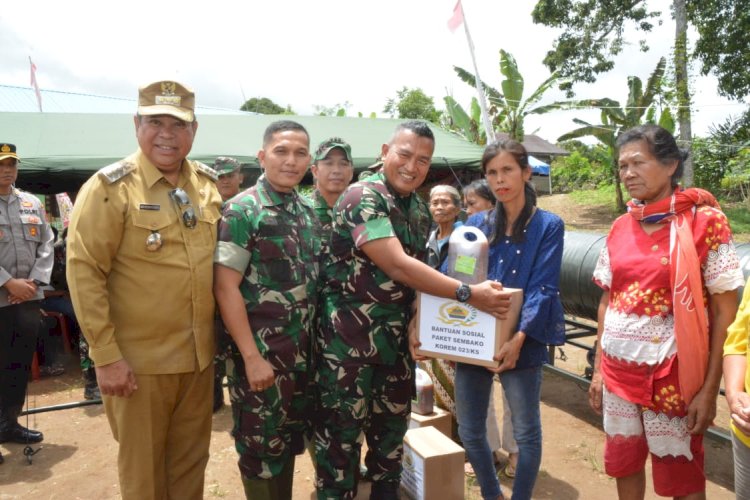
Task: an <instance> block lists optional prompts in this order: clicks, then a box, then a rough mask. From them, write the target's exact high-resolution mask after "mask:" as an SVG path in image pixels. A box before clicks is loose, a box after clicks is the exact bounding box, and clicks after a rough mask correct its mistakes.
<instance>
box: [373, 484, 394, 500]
mask: <svg viewBox="0 0 750 500" xmlns="http://www.w3.org/2000/svg"><path fill="white" fill-rule="evenodd" d="M398 488H399V483H396V482H391V481H387V482H386V481H375V482H373V483H372V488H371V489H370V500H400V498H401V495H400V494H399V491H398Z"/></svg>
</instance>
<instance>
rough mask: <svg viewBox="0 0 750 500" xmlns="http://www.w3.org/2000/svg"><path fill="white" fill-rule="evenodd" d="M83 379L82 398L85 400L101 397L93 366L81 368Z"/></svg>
mask: <svg viewBox="0 0 750 500" xmlns="http://www.w3.org/2000/svg"><path fill="white" fill-rule="evenodd" d="M83 380H84V381H85V385H84V388H83V399H85V400H87V401H92V400H95V399H102V393H101V392H100V391H99V384H97V382H96V370H94V368H93V367H91V368H86V369H85V370H83Z"/></svg>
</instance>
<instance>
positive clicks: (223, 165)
mask: <svg viewBox="0 0 750 500" xmlns="http://www.w3.org/2000/svg"><path fill="white" fill-rule="evenodd" d="M241 168H242V164H241V163H240V162H239V161H237V160H235V159H234V158H230V157H228V156H219V157H218V158H216V160H214V164H213V169H214V170H216V173H217V174H218V175H220V176H221V175H228V174H233V173H235V172H239V171H240V169H241Z"/></svg>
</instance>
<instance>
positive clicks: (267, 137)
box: [263, 120, 310, 148]
mask: <svg viewBox="0 0 750 500" xmlns="http://www.w3.org/2000/svg"><path fill="white" fill-rule="evenodd" d="M288 130H292V131H297V132H303V133H304V134H305V135H306V136H307V144H308V146H309V145H310V134H308V133H307V129H305V127H303V126H302V125H301V124H300V123H297V122H295V121H292V120H279V121H276V122H273V123H271V124H270V125H269V126H268V127H266V131H265V132H264V133H263V147H264V148H265V147H266V146H267V145H268V143H269V142H271V140H272V139H273V136H274V134H277V133H278V132H286V131H288Z"/></svg>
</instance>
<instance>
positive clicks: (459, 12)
mask: <svg viewBox="0 0 750 500" xmlns="http://www.w3.org/2000/svg"><path fill="white" fill-rule="evenodd" d="M463 22H464V9H463V7H461V0H458V2H456V6H455V7H453V15H452V16H451V18H450V19H448V29H449V30H451V33H455V32H456V30H457V29H458V27H459V26H461V24H463Z"/></svg>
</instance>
